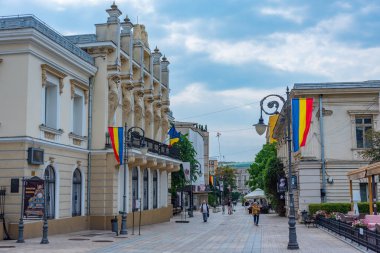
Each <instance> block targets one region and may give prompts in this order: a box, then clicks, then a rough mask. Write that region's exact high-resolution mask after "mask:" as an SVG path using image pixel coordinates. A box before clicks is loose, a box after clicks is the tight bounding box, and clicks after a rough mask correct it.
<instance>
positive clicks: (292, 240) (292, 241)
mask: <svg viewBox="0 0 380 253" xmlns="http://www.w3.org/2000/svg"><path fill="white" fill-rule="evenodd" d="M270 97H277V98H279V99H280V100H281V101H282V103H283V106H285V108H286V114H285V118H286V121H287V128H288V129H287V136H286V140H287V143H288V174H289V176H288V190H289V216H288V218H289V221H288V224H289V242H288V249H291V250H292V249H299V246H298V242H297V233H296V219H295V212H294V198H293V188H292V185H291V181H290V180H291V178H292V150H291V142H292V140H291V138H290V117H291V116H290V104H288V105H287V103H286V101H288V103H289V88H288V87H287V88H286V101H285V99H284V98H283V97H281V96H280V95H276V94H271V95H268V96H266V97H264V98H263V99H262V100H261V101H260V108H261V115H260V119H259V123H257V124H255V125H254V127H255V128H256V131H257V133H258V134H259V135H262V134H264V133H265V130H266V128H267V125H265V124H264V119H263V112H264V113H265V114H267V115H274V114H279V113H280V112H279V106H280V104H279V102H278V101H276V100H271V101H269V102H267V104H266V106H267V107H268V108H269V109H273V108H274V112H268V111H266V110H265V108H264V106H263V104H264V101H265V100H266V99H269V98H270Z"/></svg>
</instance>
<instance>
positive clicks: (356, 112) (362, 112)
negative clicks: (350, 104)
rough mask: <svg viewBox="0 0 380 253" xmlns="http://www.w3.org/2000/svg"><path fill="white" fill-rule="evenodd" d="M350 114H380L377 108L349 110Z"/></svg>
mask: <svg viewBox="0 0 380 253" xmlns="http://www.w3.org/2000/svg"><path fill="white" fill-rule="evenodd" d="M347 113H348V114H350V115H370V114H373V115H375V114H379V111H375V110H348V111H347Z"/></svg>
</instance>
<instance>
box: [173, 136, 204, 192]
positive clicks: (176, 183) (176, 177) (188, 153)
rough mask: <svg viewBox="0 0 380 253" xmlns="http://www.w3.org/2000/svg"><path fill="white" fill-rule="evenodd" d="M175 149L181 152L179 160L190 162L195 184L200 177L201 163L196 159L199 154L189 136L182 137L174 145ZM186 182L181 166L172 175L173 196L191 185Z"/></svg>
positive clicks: (192, 180) (192, 178)
mask: <svg viewBox="0 0 380 253" xmlns="http://www.w3.org/2000/svg"><path fill="white" fill-rule="evenodd" d="M173 148H176V149H178V150H179V158H180V160H181V161H183V162H190V171H191V173H190V175H191V178H190V180H191V182H195V181H196V180H197V178H198V177H199V176H203V175H200V174H201V171H200V163H199V162H198V161H197V159H195V157H196V155H197V152H196V150H195V149H194V147H193V144H192V143H191V141H190V140H189V138H187V135H181V139H180V141H179V142H176V143H175V144H174V145H173ZM191 182H190V181H189V182H186V180H185V174H184V171H183V168H182V165H181V168H180V170H179V171H177V172H173V173H172V185H171V193H172V195H174V194H176V193H177V192H178V191H181V190H182V189H183V187H184V186H185V185H187V184H190V183H191Z"/></svg>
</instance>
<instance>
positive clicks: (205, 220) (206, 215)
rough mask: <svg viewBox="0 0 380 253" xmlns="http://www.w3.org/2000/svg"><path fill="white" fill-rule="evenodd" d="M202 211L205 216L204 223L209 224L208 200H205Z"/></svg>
mask: <svg viewBox="0 0 380 253" xmlns="http://www.w3.org/2000/svg"><path fill="white" fill-rule="evenodd" d="M200 210H201V213H202V215H203V222H207V218H208V216H209V210H208V205H207V203H206V200H203V202H202V205H201V208H200Z"/></svg>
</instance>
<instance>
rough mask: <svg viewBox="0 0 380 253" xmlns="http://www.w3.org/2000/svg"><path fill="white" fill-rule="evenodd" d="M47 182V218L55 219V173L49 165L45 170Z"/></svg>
mask: <svg viewBox="0 0 380 253" xmlns="http://www.w3.org/2000/svg"><path fill="white" fill-rule="evenodd" d="M44 176H45V180H46V217H47V218H48V219H54V217H55V172H54V168H53V166H51V165H49V166H47V167H46V169H45V175H44Z"/></svg>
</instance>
